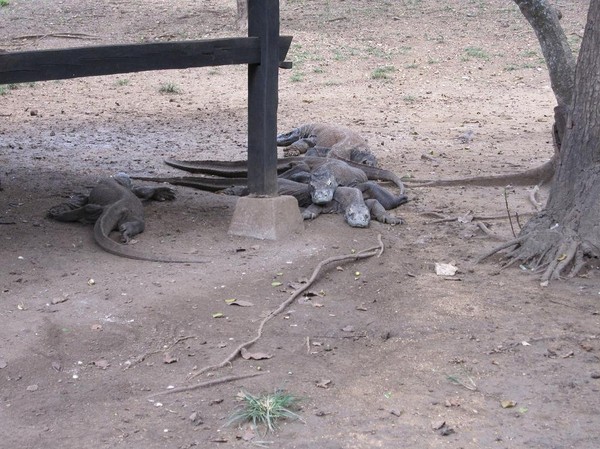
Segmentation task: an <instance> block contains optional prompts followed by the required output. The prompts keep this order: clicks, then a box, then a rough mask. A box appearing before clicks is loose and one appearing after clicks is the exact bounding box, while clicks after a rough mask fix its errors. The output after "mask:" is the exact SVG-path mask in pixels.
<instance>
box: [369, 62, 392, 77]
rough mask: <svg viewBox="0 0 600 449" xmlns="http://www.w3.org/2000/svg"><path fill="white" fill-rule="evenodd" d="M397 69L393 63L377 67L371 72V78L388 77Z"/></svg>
mask: <svg viewBox="0 0 600 449" xmlns="http://www.w3.org/2000/svg"><path fill="white" fill-rule="evenodd" d="M395 71H396V67H394V66H393V65H386V66H384V67H377V68H376V69H375V70H373V71H372V72H371V78H372V79H374V80H380V79H388V78H389V77H390V74H391V73H393V72H395Z"/></svg>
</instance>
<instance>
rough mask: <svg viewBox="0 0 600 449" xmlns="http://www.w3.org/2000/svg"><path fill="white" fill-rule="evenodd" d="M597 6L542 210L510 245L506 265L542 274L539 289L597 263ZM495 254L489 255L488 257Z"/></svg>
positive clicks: (599, 3)
mask: <svg viewBox="0 0 600 449" xmlns="http://www.w3.org/2000/svg"><path fill="white" fill-rule="evenodd" d="M598 48H600V0H591V1H590V7H589V10H588V18H587V24H586V28H585V33H584V36H583V42H582V45H581V49H580V51H579V58H578V61H577V66H576V72H575V82H574V89H573V101H572V105H571V108H570V110H571V113H570V114H569V115H568V117H567V120H566V130H565V135H564V141H563V143H562V146H561V151H560V153H559V156H558V164H557V170H556V175H555V178H554V181H553V183H552V185H551V188H550V196H549V199H548V203H547V205H546V209H545V210H544V211H543V212H541V213H540V214H539V215H538V216H536V217H534V218H533V219H532V220H531V221H529V222H528V223H527V224H526V225H525V227H524V228H523V230H522V231H521V234H520V235H519V237H518V238H517V239H516V240H514V241H513V242H511V244H510V245H503V247H501V248H498V249H497V250H500V249H503V248H507V247H513V248H514V249H513V250H512V251H511V252H510V253H509V254H508V255H507V256H506V260H507V262H506V265H511V264H513V263H515V262H519V263H521V264H523V265H525V266H526V267H528V268H530V269H531V270H533V271H537V272H541V273H542V283H543V284H546V283H547V282H548V281H549V280H550V279H558V278H559V277H561V276H562V275H563V274H564V273H567V272H568V275H569V276H575V275H576V274H577V273H579V271H580V270H581V269H582V268H583V267H584V266H585V260H586V259H585V258H586V257H596V258H597V257H600V52H598ZM497 250H494V251H492V252H490V253H489V254H487V255H485V256H484V258H485V257H487V256H488V255H491V254H493V253H495V252H496V251H497Z"/></svg>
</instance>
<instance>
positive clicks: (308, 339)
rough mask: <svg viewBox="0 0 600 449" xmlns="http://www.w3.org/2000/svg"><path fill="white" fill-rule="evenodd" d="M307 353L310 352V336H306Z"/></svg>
mask: <svg viewBox="0 0 600 449" xmlns="http://www.w3.org/2000/svg"><path fill="white" fill-rule="evenodd" d="M306 353H307V354H310V337H306Z"/></svg>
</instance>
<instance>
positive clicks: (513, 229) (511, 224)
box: [504, 187, 517, 237]
mask: <svg viewBox="0 0 600 449" xmlns="http://www.w3.org/2000/svg"><path fill="white" fill-rule="evenodd" d="M504 204H506V214H507V215H508V221H509V222H510V230H511V231H512V234H513V237H516V236H517V234H516V233H515V228H514V226H513V222H512V218H511V216H510V209H509V208H508V191H507V190H506V187H505V188H504Z"/></svg>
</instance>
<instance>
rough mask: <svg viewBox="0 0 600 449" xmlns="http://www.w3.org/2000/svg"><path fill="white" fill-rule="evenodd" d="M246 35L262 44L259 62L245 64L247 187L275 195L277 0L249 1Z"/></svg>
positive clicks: (258, 193) (277, 56) (261, 194)
mask: <svg viewBox="0 0 600 449" xmlns="http://www.w3.org/2000/svg"><path fill="white" fill-rule="evenodd" d="M248 35H249V36H250V38H254V37H257V38H258V39H260V42H261V57H260V62H259V63H254V64H249V65H248V188H249V190H250V193H251V194H253V195H257V196H276V195H277V103H278V71H277V69H278V66H279V61H278V60H279V55H278V50H277V42H278V38H279V0H248Z"/></svg>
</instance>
